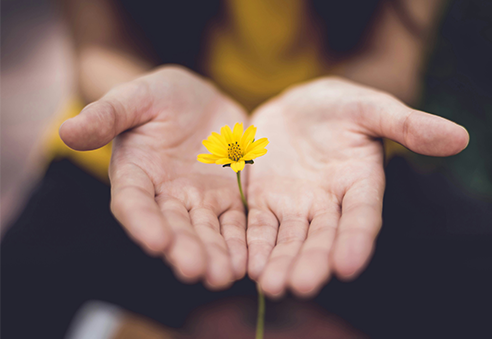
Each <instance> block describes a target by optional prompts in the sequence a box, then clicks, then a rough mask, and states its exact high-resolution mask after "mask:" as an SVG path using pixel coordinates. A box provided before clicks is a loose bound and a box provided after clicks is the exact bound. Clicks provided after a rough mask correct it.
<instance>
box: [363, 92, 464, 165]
mask: <svg viewBox="0 0 492 339" xmlns="http://www.w3.org/2000/svg"><path fill="white" fill-rule="evenodd" d="M375 108H376V109H370V110H367V111H366V112H364V113H363V114H362V116H363V120H364V121H363V126H365V127H366V128H367V129H368V130H369V131H370V132H371V133H372V134H373V135H374V136H376V137H385V138H389V139H392V140H394V141H396V142H398V143H400V144H402V145H403V146H405V147H407V148H408V149H410V150H412V151H414V152H416V153H420V154H423V155H429V156H437V157H446V156H450V155H455V154H458V153H459V152H461V151H462V150H463V149H465V148H466V146H467V145H468V141H469V139H470V137H469V135H468V132H467V130H466V129H465V128H464V127H463V126H460V125H458V124H456V123H454V122H452V121H449V120H447V119H444V118H441V117H439V116H436V115H433V114H429V113H425V112H422V111H418V110H414V109H412V108H410V107H408V106H406V105H404V104H403V103H401V102H399V101H398V100H397V99H395V98H393V97H391V96H386V95H385V96H384V97H383V98H382V100H380V101H379V102H378V103H377V104H376V107H375Z"/></svg>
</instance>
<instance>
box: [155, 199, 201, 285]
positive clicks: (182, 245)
mask: <svg viewBox="0 0 492 339" xmlns="http://www.w3.org/2000/svg"><path fill="white" fill-rule="evenodd" d="M159 204H160V206H161V207H160V208H161V211H162V213H163V215H164V217H165V220H166V222H167V223H168V224H169V226H170V227H171V229H172V231H173V233H174V241H173V242H172V244H171V246H170V247H169V249H168V250H167V251H166V259H167V260H168V261H169V263H170V264H171V265H172V267H173V268H174V270H175V272H176V274H177V275H178V277H179V278H181V279H182V280H184V281H185V282H189V283H191V282H195V281H196V280H198V279H199V278H201V277H203V276H204V275H205V272H206V269H207V262H206V253H205V249H204V247H203V244H202V242H201V241H200V239H199V237H198V236H197V234H196V232H195V230H194V229H193V226H192V224H191V219H190V215H189V213H188V210H187V209H186V207H185V206H184V205H183V203H182V202H181V201H179V200H177V199H175V198H171V197H163V198H160V201H159Z"/></svg>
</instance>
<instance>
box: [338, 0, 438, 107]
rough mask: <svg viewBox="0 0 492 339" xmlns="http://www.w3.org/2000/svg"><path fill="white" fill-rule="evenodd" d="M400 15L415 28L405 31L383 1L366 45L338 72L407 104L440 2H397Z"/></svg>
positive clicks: (415, 92)
mask: <svg viewBox="0 0 492 339" xmlns="http://www.w3.org/2000/svg"><path fill="white" fill-rule="evenodd" d="M399 3H400V4H401V5H402V6H403V7H402V8H400V14H401V13H404V14H405V15H407V17H408V19H409V20H412V22H413V23H414V24H415V26H416V27H418V29H419V34H416V32H412V31H411V30H409V27H406V26H405V24H404V23H403V21H402V18H401V17H399V15H398V13H397V8H396V7H395V5H391V4H389V3H386V4H385V5H384V6H383V8H382V10H381V13H380V14H379V16H378V18H377V20H376V22H377V24H376V25H375V26H374V27H373V31H372V33H371V35H370V36H369V38H368V40H369V41H368V44H367V48H366V49H365V50H364V52H362V53H361V54H359V55H357V56H356V57H354V58H352V59H350V60H347V62H345V63H344V67H341V68H340V70H339V72H338V74H337V75H340V76H343V77H345V78H348V79H351V80H354V81H356V82H358V83H362V84H365V85H369V86H371V87H375V88H378V89H381V90H383V91H386V92H388V93H391V94H393V95H395V96H396V97H397V98H399V99H400V100H402V101H404V102H406V103H408V104H411V103H414V102H415V101H416V100H417V99H418V97H419V91H420V83H421V79H422V74H423V70H424V67H425V60H426V55H427V52H428V49H429V46H431V45H432V42H433V36H434V34H435V31H436V28H437V25H436V23H437V22H438V21H439V20H438V19H439V14H440V13H441V12H442V8H443V1H442V0H435V1H427V0H412V1H408V0H407V1H400V2H399Z"/></svg>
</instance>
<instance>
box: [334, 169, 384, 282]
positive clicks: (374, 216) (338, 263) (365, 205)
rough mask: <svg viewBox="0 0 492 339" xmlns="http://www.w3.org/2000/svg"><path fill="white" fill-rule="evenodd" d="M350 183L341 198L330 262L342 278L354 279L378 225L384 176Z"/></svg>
mask: <svg viewBox="0 0 492 339" xmlns="http://www.w3.org/2000/svg"><path fill="white" fill-rule="evenodd" d="M379 177H380V178H379V179H378V180H376V179H374V180H372V181H369V180H364V181H360V182H358V183H356V184H354V185H353V186H352V187H351V188H350V189H349V190H348V191H347V192H346V194H345V196H344V198H343V201H342V216H341V218H340V222H339V226H338V232H337V236H336V239H335V247H334V250H333V265H334V269H335V271H336V272H337V274H338V276H339V277H340V278H342V279H351V278H355V277H356V276H357V275H358V274H359V273H360V272H361V270H362V269H363V268H364V267H365V265H366V264H367V262H368V261H369V258H370V256H371V254H372V251H373V247H374V242H375V240H376V236H377V234H378V233H379V230H380V229H381V224H382V217H381V212H382V207H383V205H382V201H383V192H384V176H383V174H380V176H379Z"/></svg>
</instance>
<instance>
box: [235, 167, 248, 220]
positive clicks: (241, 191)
mask: <svg viewBox="0 0 492 339" xmlns="http://www.w3.org/2000/svg"><path fill="white" fill-rule="evenodd" d="M236 175H237V185H238V186H239V193H241V200H242V202H243V205H244V208H245V209H246V213H248V202H247V201H246V198H245V197H244V193H243V187H242V186H241V171H238V172H237V173H236Z"/></svg>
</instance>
